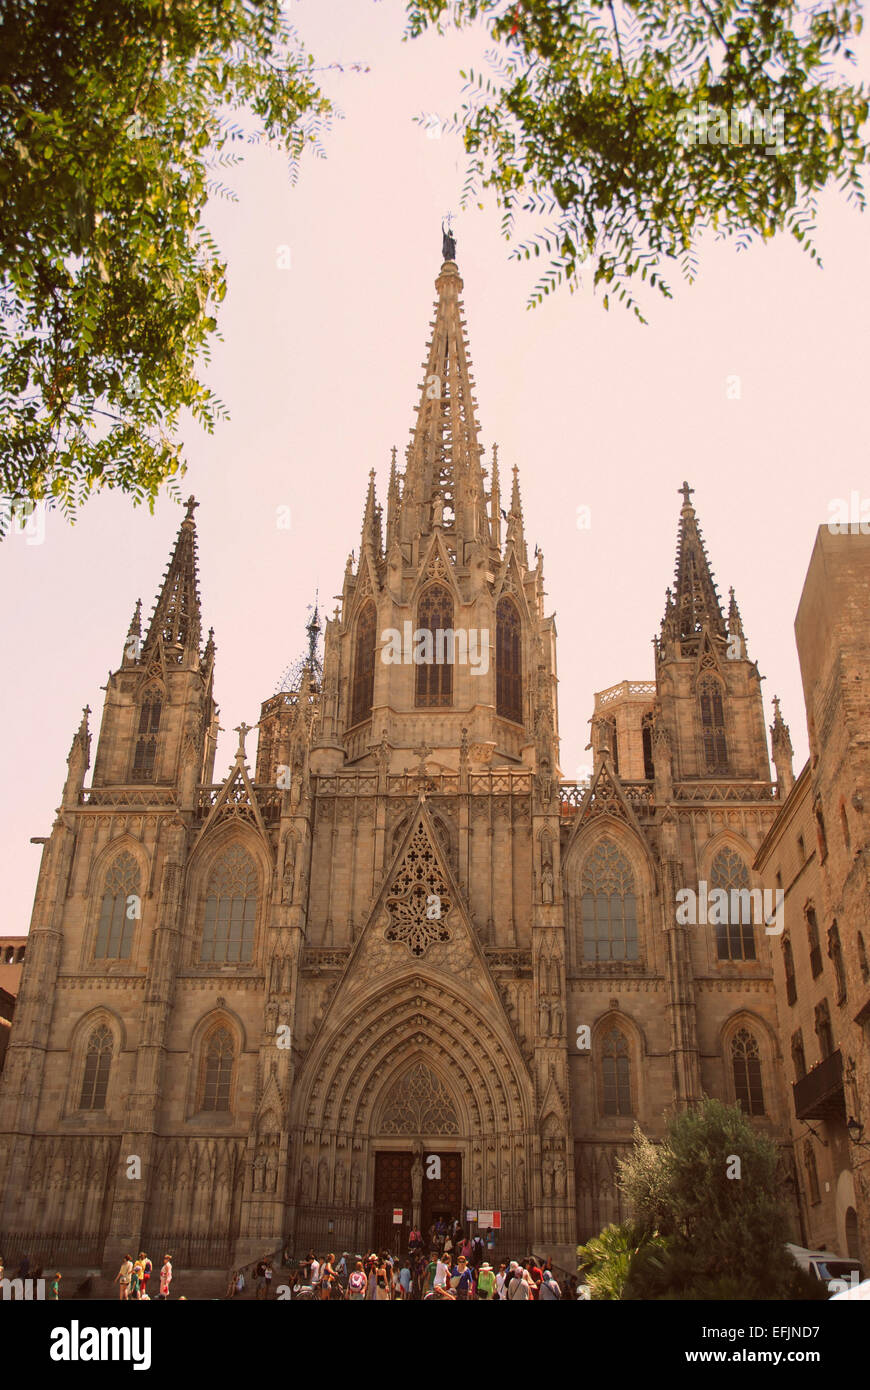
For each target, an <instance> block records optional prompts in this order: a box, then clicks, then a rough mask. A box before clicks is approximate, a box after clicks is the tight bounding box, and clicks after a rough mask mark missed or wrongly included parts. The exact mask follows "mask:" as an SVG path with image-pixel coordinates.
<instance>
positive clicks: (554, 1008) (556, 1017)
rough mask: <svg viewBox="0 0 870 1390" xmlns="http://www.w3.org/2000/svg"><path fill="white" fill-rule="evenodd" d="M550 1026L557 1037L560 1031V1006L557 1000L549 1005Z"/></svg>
mask: <svg viewBox="0 0 870 1390" xmlns="http://www.w3.org/2000/svg"><path fill="white" fill-rule="evenodd" d="M550 1026H551V1028H552V1030H553V1032H554V1034H555V1035H556V1036H557V1037H558V1035H559V1034H560V1033H561V1031H562V1005H561V1002H560V1001H559V1000H558V999H554V1000H553V1001H552V1003H551V1004H550Z"/></svg>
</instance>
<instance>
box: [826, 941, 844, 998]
mask: <svg viewBox="0 0 870 1390" xmlns="http://www.w3.org/2000/svg"><path fill="white" fill-rule="evenodd" d="M828 956H829V957H830V960H831V964H832V965H833V967H834V979H835V981H836V984H837V1003H838V1004H845V1002H846V971H845V969H844V967H843V948H842V946H841V945H840V928H839V927H838V926H837V923H836V922H834V924H833V925H832V927H831V929H830V931H829V932H828Z"/></svg>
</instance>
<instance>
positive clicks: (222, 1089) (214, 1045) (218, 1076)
mask: <svg viewBox="0 0 870 1390" xmlns="http://www.w3.org/2000/svg"><path fill="white" fill-rule="evenodd" d="M234 1060H235V1047H234V1046H233V1039H232V1035H231V1034H230V1031H229V1029H228V1028H216V1029H215V1031H214V1032H213V1033H211V1034H210V1035H209V1037H208V1038H207V1040H206V1044H205V1048H204V1057H203V1069H202V1092H201V1097H200V1105H199V1109H200V1110H229V1108H230V1090H231V1086H232V1079H233V1062H234Z"/></svg>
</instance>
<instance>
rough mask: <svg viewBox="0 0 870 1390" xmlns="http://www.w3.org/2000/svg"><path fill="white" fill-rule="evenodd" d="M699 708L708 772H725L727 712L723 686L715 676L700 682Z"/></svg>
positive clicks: (706, 676)
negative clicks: (724, 706)
mask: <svg viewBox="0 0 870 1390" xmlns="http://www.w3.org/2000/svg"><path fill="white" fill-rule="evenodd" d="M698 706H699V710H700V715H701V739H702V742H703V748H704V764H705V768H706V771H707V772H725V771H727V768H728V748H727V745H726V742H725V711H724V709H723V705H722V685H721V683H720V682H719V681H718V680H717V679H716V677H715V676H711V675H705V676H702V677H701V679H700V680H699V681H698Z"/></svg>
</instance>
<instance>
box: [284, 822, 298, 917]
mask: <svg viewBox="0 0 870 1390" xmlns="http://www.w3.org/2000/svg"><path fill="white" fill-rule="evenodd" d="M295 874H296V840H295V838H294V836H292V835H288V836H287V839H286V840H285V841H284V893H283V899H284V902H285V903H292V901H293V879H294V877H295Z"/></svg>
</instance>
